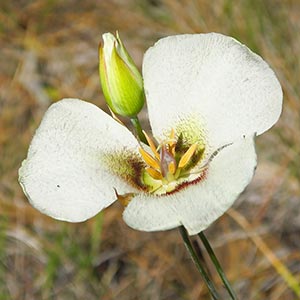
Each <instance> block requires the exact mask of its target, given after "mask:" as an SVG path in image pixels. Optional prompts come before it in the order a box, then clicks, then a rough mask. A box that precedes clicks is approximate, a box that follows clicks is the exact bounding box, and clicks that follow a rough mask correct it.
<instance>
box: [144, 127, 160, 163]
mask: <svg viewBox="0 0 300 300" xmlns="http://www.w3.org/2000/svg"><path fill="white" fill-rule="evenodd" d="M143 133H144V135H145V138H146V140H147V142H148V144H149V146H150V148H151V150H152V152H153V154H154V155H155V157H156V158H157V159H158V160H159V153H158V152H157V150H156V147H155V144H154V142H153V140H152V139H151V138H150V137H149V135H148V134H147V133H146V131H144V130H143Z"/></svg>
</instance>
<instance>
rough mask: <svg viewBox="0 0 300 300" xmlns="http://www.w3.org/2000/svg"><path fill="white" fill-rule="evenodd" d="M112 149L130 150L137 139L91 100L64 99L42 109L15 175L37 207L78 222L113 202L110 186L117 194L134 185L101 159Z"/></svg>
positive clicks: (134, 147) (131, 189)
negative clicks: (28, 145) (25, 154)
mask: <svg viewBox="0 0 300 300" xmlns="http://www.w3.org/2000/svg"><path fill="white" fill-rule="evenodd" d="M125 145H126V146H125ZM116 149H118V150H121V151H122V152H124V153H126V152H132V153H135V152H137V149H138V143H137V141H136V139H135V138H134V136H133V135H132V134H131V133H130V132H129V131H128V130H127V129H126V128H125V127H123V126H122V125H120V124H119V123H117V122H116V121H115V120H113V119H112V118H111V117H110V116H108V115H107V114H106V113H104V112H103V111H102V110H100V109H99V108H98V107H96V106H95V105H93V104H90V103H88V102H84V101H81V100H77V99H64V100H62V101H59V102H57V103H56V104H53V105H52V106H51V107H50V108H49V109H48V111H47V112H46V114H45V116H44V118H43V120H42V122H41V125H40V127H39V128H38V130H37V131H36V133H35V135H34V138H33V140H32V143H31V145H30V148H29V152H28V157H27V159H26V160H25V161H24V162H23V164H22V167H21V168H20V170H19V181H20V183H21V185H22V187H23V190H24V192H25V194H26V195H27V197H28V199H29V201H30V202H31V204H32V205H33V206H35V207H36V208H37V209H39V210H40V211H42V212H43V213H45V214H47V215H49V216H51V217H54V218H56V219H60V220H66V221H70V222H80V221H83V220H86V219H87V218H90V217H92V216H93V215H95V214H96V213H98V212H99V211H100V210H102V209H103V208H105V207H107V206H108V205H110V204H111V203H112V202H114V201H115V199H116V195H115V192H114V188H116V189H117V191H118V193H120V194H122V193H126V192H133V191H134V190H135V189H134V188H132V187H131V186H129V185H128V184H127V183H126V182H125V181H123V180H121V179H120V178H119V177H117V176H116V175H114V173H113V172H111V171H110V170H109V165H110V164H108V165H106V164H104V162H103V158H105V155H110V153H115V152H116ZM110 158H111V157H109V156H108V157H107V159H110ZM113 164H114V163H113V162H112V163H111V165H113ZM116 164H118V163H115V165H116ZM116 167H119V166H118V165H116Z"/></svg>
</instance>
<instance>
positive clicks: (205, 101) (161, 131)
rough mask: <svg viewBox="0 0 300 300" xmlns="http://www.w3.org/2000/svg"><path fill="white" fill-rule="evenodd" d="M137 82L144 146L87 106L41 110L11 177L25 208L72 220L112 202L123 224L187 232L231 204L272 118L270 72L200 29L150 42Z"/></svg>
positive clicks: (275, 104)
mask: <svg viewBox="0 0 300 300" xmlns="http://www.w3.org/2000/svg"><path fill="white" fill-rule="evenodd" d="M143 78H144V88H145V94H146V101H147V105H148V113H149V120H150V123H151V127H152V136H153V138H152V137H151V136H150V133H149V132H148V133H145V136H146V138H147V140H148V144H149V145H145V144H143V143H141V142H140V141H139V140H138V139H137V138H136V137H135V136H134V135H133V134H132V133H131V132H130V131H129V130H128V129H127V128H126V127H124V126H123V125H121V124H120V123H118V122H117V121H115V120H114V119H113V118H112V117H110V116H109V115H107V114H106V113H104V112H103V111H102V110H100V109H99V108H98V107H96V106H94V105H92V104H90V103H88V102H85V101H82V100H78V99H64V100H62V101H59V102H57V103H55V104H53V105H52V106H51V107H50V108H49V109H48V111H47V112H46V114H45V116H44V118H43V120H42V122H41V125H40V127H39V128H38V129H37V131H36V133H35V135H34V137H33V140H32V143H31V145H30V148H29V152H28V157H27V159H26V160H25V161H24V162H23V164H22V167H21V168H20V171H19V181H20V183H21V185H22V187H23V190H24V192H25V194H26V195H27V197H28V199H29V201H30V202H31V204H32V205H33V206H35V207H36V208H37V209H39V210H40V211H42V212H43V213H45V214H47V215H49V216H51V217H53V218H56V219H59V220H65V221H70V222H80V221H84V220H86V219H88V218H91V217H92V216H94V215H95V214H97V213H98V212H100V211H101V210H102V209H104V208H105V207H107V206H109V205H110V204H112V203H113V202H114V201H116V200H117V199H119V200H120V201H121V202H122V203H123V204H124V206H125V209H124V212H123V218H124V220H125V222H126V223H127V224H128V225H129V226H131V227H132V228H135V229H138V230H143V231H157V230H167V229H171V228H174V227H177V226H180V225H183V226H184V227H185V228H186V229H187V231H188V233H189V234H196V233H198V232H200V231H202V230H204V229H205V228H207V227H208V226H209V225H210V224H211V223H212V222H213V221H215V220H216V219H217V218H218V217H220V216H221V215H222V214H223V213H224V212H225V211H226V210H227V209H228V208H229V207H230V206H231V205H232V204H233V202H234V201H235V199H236V198H237V197H238V195H239V194H240V193H241V192H242V191H243V190H244V189H245V187H246V186H247V185H248V183H249V182H250V180H251V178H252V176H253V173H254V169H255V166H256V153H255V148H254V138H255V136H256V135H259V134H262V133H263V132H265V131H266V130H268V129H269V128H270V127H271V126H272V125H273V124H274V123H275V122H276V121H277V120H278V118H279V116H280V113H281V108H282V90H281V87H280V84H279V82H278V80H277V79H276V76H275V74H274V72H273V71H272V70H271V69H270V67H269V66H268V65H267V63H266V62H265V61H264V60H263V59H262V58H261V57H259V56H258V55H256V54H254V53H253V52H251V51H250V50H249V49H248V48H247V47H246V46H244V45H242V44H240V43H239V42H238V41H236V40H235V39H233V38H231V37H227V36H224V35H221V34H217V33H210V34H192V35H177V36H170V37H167V38H163V39H161V40H159V41H158V42H157V43H156V44H155V45H154V46H153V47H152V48H150V49H149V50H148V51H147V52H146V54H145V57H144V61H143Z"/></svg>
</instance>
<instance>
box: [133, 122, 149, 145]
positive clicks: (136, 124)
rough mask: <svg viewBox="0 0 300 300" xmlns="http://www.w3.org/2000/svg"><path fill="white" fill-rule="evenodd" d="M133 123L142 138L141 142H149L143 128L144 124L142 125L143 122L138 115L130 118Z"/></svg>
mask: <svg viewBox="0 0 300 300" xmlns="http://www.w3.org/2000/svg"><path fill="white" fill-rule="evenodd" d="M130 121H131V123H132V125H133V126H134V128H135V130H136V133H137V135H138V137H139V139H140V141H141V142H143V143H144V144H148V142H147V140H146V138H145V135H144V133H143V130H142V126H141V123H140V120H139V119H138V117H137V116H136V117H133V118H131V119H130Z"/></svg>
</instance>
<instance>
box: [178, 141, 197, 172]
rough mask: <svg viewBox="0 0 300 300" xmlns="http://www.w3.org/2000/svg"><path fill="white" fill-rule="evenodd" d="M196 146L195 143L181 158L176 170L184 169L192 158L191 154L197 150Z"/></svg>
mask: <svg viewBox="0 0 300 300" xmlns="http://www.w3.org/2000/svg"><path fill="white" fill-rule="evenodd" d="M197 146H198V144H197V143H195V144H193V145H192V146H191V147H190V148H189V149H188V150H187V151H186V152H185V153H184V154H183V156H182V157H181V159H180V161H179V164H178V168H183V167H185V166H186V165H187V164H188V162H189V161H190V159H191V158H192V156H193V154H194V153H195V151H196V149H197Z"/></svg>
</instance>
